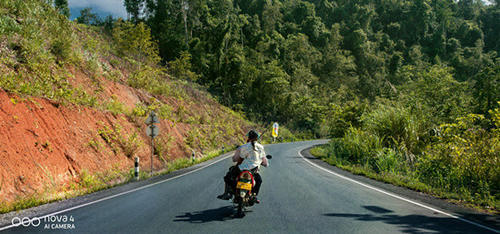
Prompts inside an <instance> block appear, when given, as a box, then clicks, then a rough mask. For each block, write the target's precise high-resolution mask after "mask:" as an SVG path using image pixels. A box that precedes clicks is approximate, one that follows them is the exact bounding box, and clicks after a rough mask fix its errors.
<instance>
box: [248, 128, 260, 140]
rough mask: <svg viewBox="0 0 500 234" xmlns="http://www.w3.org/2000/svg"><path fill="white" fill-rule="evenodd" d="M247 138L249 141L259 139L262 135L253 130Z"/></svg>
mask: <svg viewBox="0 0 500 234" xmlns="http://www.w3.org/2000/svg"><path fill="white" fill-rule="evenodd" d="M247 137H248V139H259V138H260V134H259V132H257V131H255V130H254V129H252V130H250V131H249V132H248V133H247Z"/></svg>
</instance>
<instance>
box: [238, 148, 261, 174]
mask: <svg viewBox="0 0 500 234" xmlns="http://www.w3.org/2000/svg"><path fill="white" fill-rule="evenodd" d="M239 151H240V152H239V153H240V155H239V157H240V158H242V159H244V160H243V162H242V163H241V164H240V166H239V168H240V170H242V171H243V170H251V169H254V168H255V167H259V166H260V164H261V163H262V160H263V159H264V158H265V157H266V152H265V151H264V146H262V145H261V144H259V143H257V142H255V150H254V149H253V146H252V143H251V142H248V143H246V144H244V145H242V146H240V148H239Z"/></svg>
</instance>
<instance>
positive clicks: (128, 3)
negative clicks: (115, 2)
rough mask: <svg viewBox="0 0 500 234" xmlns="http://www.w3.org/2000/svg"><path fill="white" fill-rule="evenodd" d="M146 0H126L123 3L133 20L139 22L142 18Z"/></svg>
mask: <svg viewBox="0 0 500 234" xmlns="http://www.w3.org/2000/svg"><path fill="white" fill-rule="evenodd" d="M144 1H145V0H124V2H123V4H124V6H125V9H126V10H127V12H128V14H129V15H130V16H131V19H132V21H133V22H135V23H137V22H138V21H139V20H140V14H141V11H142V8H143V7H144Z"/></svg>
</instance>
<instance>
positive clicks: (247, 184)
mask: <svg viewBox="0 0 500 234" xmlns="http://www.w3.org/2000/svg"><path fill="white" fill-rule="evenodd" d="M272 157H273V156H271V155H267V156H266V158H267V159H271V158H272ZM236 181H237V183H236V188H235V189H234V190H233V191H234V194H233V203H234V204H235V205H236V207H237V212H236V217H240V218H242V217H244V216H245V213H244V211H243V210H244V209H245V208H246V207H250V206H253V205H254V204H255V203H256V201H257V199H256V197H255V195H254V194H253V193H252V189H253V187H254V186H255V179H254V176H253V173H252V171H249V170H245V171H242V172H241V173H240V174H239V175H238V177H237V178H236Z"/></svg>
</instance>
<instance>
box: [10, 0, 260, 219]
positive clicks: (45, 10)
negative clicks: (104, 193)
mask: <svg viewBox="0 0 500 234" xmlns="http://www.w3.org/2000/svg"><path fill="white" fill-rule="evenodd" d="M105 30H106V29H104V28H101V27H88V26H85V25H79V24H76V23H74V22H71V21H69V20H68V19H67V18H65V17H64V16H62V15H59V14H58V13H57V12H56V10H55V9H53V7H51V6H49V5H46V4H44V3H41V1H37V0H28V1H1V2H0V132H1V134H0V145H1V147H0V161H1V163H0V165H1V166H0V204H1V206H0V209H1V210H2V211H3V212H5V211H8V210H10V209H12V208H15V209H19V208H24V207H28V206H32V205H36V204H39V203H43V202H47V201H51V200H57V199H62V198H65V197H71V196H74V195H78V194H82V193H86V192H89V191H94V190H96V189H101V188H104V187H107V186H112V185H114V184H117V183H121V182H126V181H127V180H129V179H131V178H132V173H131V170H132V169H133V164H134V163H133V162H134V158H135V157H136V156H137V157H139V158H140V163H141V170H142V172H143V176H144V175H146V173H145V172H146V171H147V170H148V169H146V168H149V165H150V155H151V149H150V142H151V140H150V138H149V137H147V136H146V133H145V124H144V121H145V117H146V115H148V114H149V112H150V111H151V110H155V111H156V112H157V113H158V114H159V116H160V122H161V123H160V124H159V126H160V128H161V134H160V136H159V137H157V138H156V141H155V142H156V147H155V157H154V167H155V171H157V172H162V171H164V172H165V171H168V170H173V169H176V168H178V167H179V166H182V165H183V164H186V165H187V164H189V163H190V160H187V158H190V155H191V153H192V151H193V150H194V151H195V152H196V156H197V157H198V158H202V157H207V156H209V155H214V153H216V152H217V151H220V149H221V148H222V147H223V146H224V147H225V148H226V149H230V148H232V147H233V146H234V145H236V144H240V143H241V142H242V141H243V137H244V133H245V132H246V131H248V130H249V129H250V128H255V127H257V126H256V125H255V124H253V123H251V122H249V121H247V120H246V119H245V118H244V117H242V115H240V114H238V113H235V112H233V111H232V110H230V109H228V108H226V107H224V106H222V105H220V104H219V103H218V102H217V100H216V99H214V98H213V97H212V96H211V95H210V94H208V93H207V92H206V91H203V88H202V87H201V86H199V85H195V84H193V83H189V82H186V81H180V80H176V79H175V78H174V77H171V76H169V75H168V73H167V71H166V70H165V69H164V68H162V67H160V66H158V65H157V64H158V61H159V58H158V55H157V48H156V47H155V44H154V42H152V40H151V39H150V37H149V30H148V29H147V28H146V27H144V26H140V25H139V26H134V25H131V24H130V23H127V22H117V23H115V26H114V29H113V31H107V32H106V31H105ZM118 35H121V36H120V37H119V38H118ZM127 36H128V37H127Z"/></svg>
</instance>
